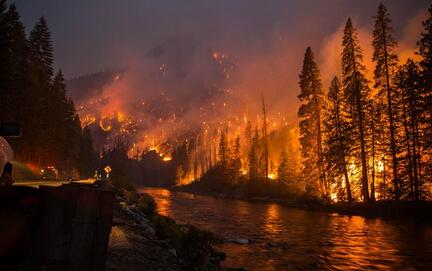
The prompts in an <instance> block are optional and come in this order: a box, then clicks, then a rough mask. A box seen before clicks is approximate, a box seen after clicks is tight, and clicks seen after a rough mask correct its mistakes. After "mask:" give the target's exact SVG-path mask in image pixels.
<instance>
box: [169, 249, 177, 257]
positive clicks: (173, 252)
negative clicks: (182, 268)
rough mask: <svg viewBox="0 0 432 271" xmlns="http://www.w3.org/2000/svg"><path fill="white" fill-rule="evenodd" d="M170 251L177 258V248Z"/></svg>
mask: <svg viewBox="0 0 432 271" xmlns="http://www.w3.org/2000/svg"><path fill="white" fill-rule="evenodd" d="M168 251H169V252H171V254H172V255H174V256H175V257H177V251H176V250H175V248H170V249H169V250H168Z"/></svg>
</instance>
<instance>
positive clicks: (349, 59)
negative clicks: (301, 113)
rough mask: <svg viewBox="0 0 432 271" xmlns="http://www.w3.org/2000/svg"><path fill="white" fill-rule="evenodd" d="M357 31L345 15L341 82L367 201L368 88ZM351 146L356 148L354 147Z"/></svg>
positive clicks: (363, 191)
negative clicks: (357, 144) (358, 150)
mask: <svg viewBox="0 0 432 271" xmlns="http://www.w3.org/2000/svg"><path fill="white" fill-rule="evenodd" d="M358 43H359V42H358V38H357V31H356V29H355V28H354V27H353V25H352V22H351V19H348V21H347V23H346V26H345V29H344V37H343V43H342V46H343V52H342V77H343V80H342V85H343V88H344V94H345V96H346V99H347V102H348V105H349V112H350V119H351V120H350V122H351V125H353V127H354V130H353V131H354V133H355V137H356V138H357V139H358V141H354V142H353V143H354V144H356V143H357V142H360V146H359V149H360V155H358V156H359V158H360V160H361V180H362V195H363V200H364V201H369V189H368V185H369V184H368V169H367V156H366V131H365V129H366V128H365V118H366V117H367V116H366V111H367V104H368V99H369V93H370V89H369V87H368V82H367V79H366V76H365V71H366V68H365V66H364V65H363V63H362V62H363V55H362V51H361V49H360V46H359V45H358ZM354 149H358V148H357V147H355V148H354Z"/></svg>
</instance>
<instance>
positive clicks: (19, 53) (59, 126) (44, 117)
mask: <svg viewBox="0 0 432 271" xmlns="http://www.w3.org/2000/svg"><path fill="white" fill-rule="evenodd" d="M0 42H1V44H0V63H1V65H0V93H1V98H0V108H1V109H2V111H1V116H0V121H1V122H13V123H18V124H20V125H21V127H22V131H23V132H22V137H21V138H17V139H16V138H15V139H10V143H11V145H12V147H13V149H14V150H15V160H17V161H19V163H20V164H17V166H18V167H17V166H16V167H15V168H25V169H28V168H30V169H31V168H35V167H36V166H37V167H40V168H44V167H47V166H53V165H54V166H55V167H56V168H57V169H58V170H59V172H60V175H61V177H62V178H68V177H73V178H75V179H78V178H80V177H82V178H88V177H92V176H93V174H94V169H95V168H96V167H97V166H98V162H97V161H98V155H97V153H96V152H95V151H94V148H93V142H92V138H91V134H90V131H89V130H88V129H86V128H85V127H84V128H81V122H80V118H79V116H78V114H77V112H76V110H75V106H74V103H73V101H72V100H71V99H70V98H69V97H68V95H67V93H66V85H65V79H64V77H63V74H62V71H61V70H58V71H54V68H53V64H54V57H53V42H52V39H51V33H50V30H49V28H48V24H47V22H46V20H45V18H44V17H41V18H40V19H39V20H38V21H37V22H36V24H35V25H34V27H33V29H32V30H31V31H30V34H29V35H27V34H26V29H25V27H24V25H23V23H22V22H21V19H20V15H19V13H18V11H17V8H16V6H15V5H14V4H11V5H9V6H8V5H7V4H6V1H5V0H1V1H0ZM33 173H34V174H39V172H38V171H36V172H33Z"/></svg>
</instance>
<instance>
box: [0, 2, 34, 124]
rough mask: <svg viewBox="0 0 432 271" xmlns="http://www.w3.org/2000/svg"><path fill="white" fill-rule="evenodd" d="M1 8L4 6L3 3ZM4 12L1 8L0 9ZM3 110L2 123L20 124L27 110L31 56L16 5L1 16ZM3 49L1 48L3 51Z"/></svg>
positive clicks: (0, 57) (0, 102) (0, 78)
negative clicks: (26, 92)
mask: <svg viewBox="0 0 432 271" xmlns="http://www.w3.org/2000/svg"><path fill="white" fill-rule="evenodd" d="M0 5H2V4H0ZM1 9H3V8H2V7H0V10H1ZM0 36H1V37H0V39H3V40H1V41H0V47H3V49H2V50H4V51H2V52H0V60H1V63H2V64H1V66H2V67H1V68H0V73H1V75H0V90H1V93H2V97H1V99H0V107H1V108H2V109H3V113H2V114H1V119H2V120H3V121H15V122H21V121H22V116H23V115H24V111H25V109H26V107H27V106H26V105H25V104H24V103H25V100H26V97H25V95H24V94H25V90H26V89H28V83H29V82H28V54H27V47H28V46H27V40H26V35H25V28H24V25H23V24H22V23H21V20H20V15H19V14H18V11H17V9H16V7H15V5H14V4H12V5H10V6H9V9H8V10H7V12H5V13H4V12H2V13H0ZM0 49H1V48H0Z"/></svg>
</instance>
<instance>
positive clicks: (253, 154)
mask: <svg viewBox="0 0 432 271" xmlns="http://www.w3.org/2000/svg"><path fill="white" fill-rule="evenodd" d="M259 153H260V146H259V133H258V127H255V134H254V136H253V137H252V143H251V146H250V149H249V153H248V162H249V164H248V172H249V180H256V179H258V178H259V177H260V176H259V173H258V163H259V161H258V157H259Z"/></svg>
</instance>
